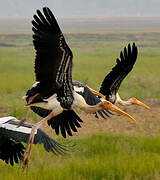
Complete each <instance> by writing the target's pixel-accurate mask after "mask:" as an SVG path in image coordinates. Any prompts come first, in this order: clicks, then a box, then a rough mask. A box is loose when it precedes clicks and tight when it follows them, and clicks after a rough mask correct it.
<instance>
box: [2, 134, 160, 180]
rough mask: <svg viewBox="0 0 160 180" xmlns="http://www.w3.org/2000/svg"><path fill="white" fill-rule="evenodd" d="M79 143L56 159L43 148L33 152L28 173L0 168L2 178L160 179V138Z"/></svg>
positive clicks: (97, 138)
mask: <svg viewBox="0 0 160 180" xmlns="http://www.w3.org/2000/svg"><path fill="white" fill-rule="evenodd" d="M74 142H76V143H77V144H79V147H78V149H79V150H77V151H75V152H72V153H71V155H65V156H63V157H61V156H59V157H56V156H54V155H53V154H51V153H48V154H46V152H44V150H42V147H40V145H39V146H36V147H34V149H33V153H32V158H31V162H30V167H29V169H28V172H22V169H21V168H20V167H19V166H17V165H16V166H15V167H14V168H13V167H11V166H8V165H5V164H1V166H0V171H1V173H0V179H3V180H8V179H10V180H14V179H16V180H18V179H24V180H25V179H30V180H32V179H39V180H41V179H45V180H50V179H53V180H63V179H66V180H70V179H75V180H77V179H83V180H101V179H107V180H115V179H116V180H124V179H126V180H133V179H141V180H153V179H154V180H158V179H159V178H160V168H159V167H160V153H159V152H160V136H157V137H149V136H148V137H147V136H145V137H144V136H139V137H134V136H133V137H130V136H126V135H110V134H93V135H92V136H90V137H84V138H80V139H75V140H74Z"/></svg>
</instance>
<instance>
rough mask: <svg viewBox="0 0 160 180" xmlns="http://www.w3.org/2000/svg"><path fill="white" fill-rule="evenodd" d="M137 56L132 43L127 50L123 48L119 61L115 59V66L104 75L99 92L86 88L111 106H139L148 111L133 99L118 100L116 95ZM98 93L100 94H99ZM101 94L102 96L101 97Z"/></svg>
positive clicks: (147, 107)
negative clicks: (111, 104)
mask: <svg viewBox="0 0 160 180" xmlns="http://www.w3.org/2000/svg"><path fill="white" fill-rule="evenodd" d="M137 55H138V50H137V46H136V45H135V43H133V45H132V47H131V45H130V44H128V48H127V47H124V50H123V52H122V51H121V52H120V59H119V58H117V59H116V65H115V66H114V67H113V68H112V71H111V72H110V73H109V74H107V75H106V77H105V78H104V80H103V82H102V84H101V87H100V90H99V92H97V91H95V90H94V89H92V88H90V87H89V86H88V88H89V89H90V90H91V91H92V92H93V93H95V94H97V95H98V96H99V97H101V100H104V99H106V100H108V101H110V102H111V103H113V104H116V105H118V104H119V105H122V106H128V105H133V104H136V105H140V106H143V107H145V108H146V109H149V110H150V107H149V106H147V105H146V104H144V103H142V102H141V101H139V100H138V99H136V98H135V97H132V98H129V99H128V100H127V101H124V100H122V99H121V98H120V96H119V94H118V90H119V87H120V85H121V83H122V81H123V80H124V78H125V77H126V76H127V75H128V73H129V72H130V71H131V70H132V69H133V66H134V64H135V62H136V59H137ZM99 93H100V94H99ZM102 94H103V95H102Z"/></svg>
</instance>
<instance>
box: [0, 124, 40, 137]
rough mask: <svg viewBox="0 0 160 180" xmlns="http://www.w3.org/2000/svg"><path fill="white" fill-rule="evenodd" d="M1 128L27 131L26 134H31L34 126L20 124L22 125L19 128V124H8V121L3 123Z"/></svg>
mask: <svg viewBox="0 0 160 180" xmlns="http://www.w3.org/2000/svg"><path fill="white" fill-rule="evenodd" d="M1 128H4V129H7V130H10V131H16V132H21V133H25V134H30V133H31V130H32V128H28V127H23V126H20V127H18V128H17V125H13V124H8V123H6V124H2V125H1ZM35 134H37V131H36V133H35Z"/></svg>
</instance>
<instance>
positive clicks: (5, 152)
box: [0, 134, 25, 166]
mask: <svg viewBox="0 0 160 180" xmlns="http://www.w3.org/2000/svg"><path fill="white" fill-rule="evenodd" d="M24 149H25V147H24V146H23V144H22V143H20V142H16V141H14V140H12V139H9V138H7V137H5V136H4V135H2V134H0V159H2V160H3V161H5V163H7V164H8V163H9V164H11V165H12V166H13V165H14V163H17V164H18V163H19V162H20V161H21V159H22V156H23V153H24Z"/></svg>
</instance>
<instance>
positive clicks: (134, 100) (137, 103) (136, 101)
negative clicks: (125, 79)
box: [130, 97, 151, 110]
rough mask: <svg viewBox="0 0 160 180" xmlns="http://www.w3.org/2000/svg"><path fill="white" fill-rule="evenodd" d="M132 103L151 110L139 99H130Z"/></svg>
mask: <svg viewBox="0 0 160 180" xmlns="http://www.w3.org/2000/svg"><path fill="white" fill-rule="evenodd" d="M130 102H131V103H132V104H136V105H139V106H143V107H145V108H146V109H149V110H150V109H151V108H150V107H149V106H147V105H146V104H144V103H142V102H141V101H139V100H138V99H136V98H135V97H132V98H131V99H130Z"/></svg>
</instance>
